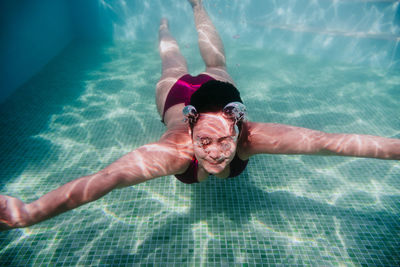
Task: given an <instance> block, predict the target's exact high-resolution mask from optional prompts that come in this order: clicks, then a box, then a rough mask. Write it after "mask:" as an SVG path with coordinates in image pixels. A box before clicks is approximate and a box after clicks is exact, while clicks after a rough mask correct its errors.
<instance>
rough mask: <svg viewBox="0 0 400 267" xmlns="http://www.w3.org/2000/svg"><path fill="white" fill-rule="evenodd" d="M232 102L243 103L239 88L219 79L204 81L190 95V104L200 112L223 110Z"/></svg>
mask: <svg viewBox="0 0 400 267" xmlns="http://www.w3.org/2000/svg"><path fill="white" fill-rule="evenodd" d="M231 102H240V103H243V101H242V99H241V98H240V93H239V91H238V89H236V87H235V86H234V85H233V84H231V83H228V82H221V81H217V80H211V81H208V82H206V83H203V84H202V85H201V86H200V88H199V89H198V90H197V91H195V92H194V93H193V94H192V96H191V97H190V105H192V106H194V107H195V108H196V110H197V112H199V113H203V112H214V111H219V110H222V109H223V108H224V107H225V106H226V105H227V104H229V103H231Z"/></svg>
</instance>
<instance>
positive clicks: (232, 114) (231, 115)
mask: <svg viewBox="0 0 400 267" xmlns="http://www.w3.org/2000/svg"><path fill="white" fill-rule="evenodd" d="M182 112H183V116H184V117H185V118H184V121H185V122H189V123H190V124H194V123H196V122H197V120H198V119H199V116H200V113H198V112H197V110H196V108H195V107H194V106H192V105H187V106H185V107H184V108H183V110H182ZM222 114H223V116H224V117H225V118H227V119H232V120H234V121H235V123H237V122H240V121H243V120H245V119H246V114H247V109H246V106H245V105H243V104H242V103H240V102H231V103H229V104H227V105H226V106H225V107H224V108H223V109H222Z"/></svg>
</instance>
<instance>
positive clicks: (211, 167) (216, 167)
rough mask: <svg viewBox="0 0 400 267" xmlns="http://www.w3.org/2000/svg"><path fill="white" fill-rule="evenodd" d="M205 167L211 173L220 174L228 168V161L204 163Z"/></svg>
mask: <svg viewBox="0 0 400 267" xmlns="http://www.w3.org/2000/svg"><path fill="white" fill-rule="evenodd" d="M203 168H204V169H205V170H206V171H207V172H208V173H210V174H218V173H220V172H222V171H223V170H225V168H226V163H225V162H222V163H220V164H216V165H214V164H211V163H208V162H207V163H206V162H205V163H204V164H203Z"/></svg>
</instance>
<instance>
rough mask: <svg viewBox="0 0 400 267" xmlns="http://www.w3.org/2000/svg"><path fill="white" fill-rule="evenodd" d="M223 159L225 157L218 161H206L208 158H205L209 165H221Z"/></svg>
mask: <svg viewBox="0 0 400 267" xmlns="http://www.w3.org/2000/svg"><path fill="white" fill-rule="evenodd" d="M224 161H225V159H222V160H219V161H208V160H207V162H208V163H209V164H210V165H213V166H216V165H221V163H223V162H224Z"/></svg>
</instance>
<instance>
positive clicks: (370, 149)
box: [246, 122, 400, 159]
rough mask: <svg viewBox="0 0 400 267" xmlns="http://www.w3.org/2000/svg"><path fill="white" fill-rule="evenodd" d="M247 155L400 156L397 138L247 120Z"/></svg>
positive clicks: (382, 157) (399, 145)
mask: <svg viewBox="0 0 400 267" xmlns="http://www.w3.org/2000/svg"><path fill="white" fill-rule="evenodd" d="M248 125H249V138H248V143H247V146H246V152H247V154H248V155H249V156H251V155H254V154H260V153H268V154H320V155H340V156H352V157H365V158H379V159H400V139H392V138H384V137H379V136H372V135H359V134H331V133H325V132H321V131H315V130H311V129H306V128H300V127H295V126H289V125H283V124H275V123H252V122H250V123H248Z"/></svg>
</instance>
